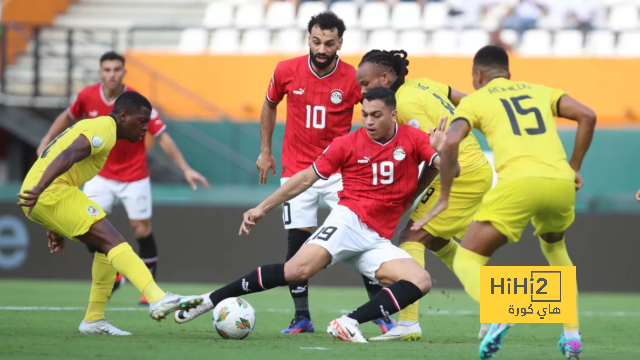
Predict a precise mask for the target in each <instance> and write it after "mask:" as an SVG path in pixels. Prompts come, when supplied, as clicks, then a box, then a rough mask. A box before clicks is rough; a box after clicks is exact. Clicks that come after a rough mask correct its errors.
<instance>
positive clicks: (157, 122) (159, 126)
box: [148, 109, 167, 138]
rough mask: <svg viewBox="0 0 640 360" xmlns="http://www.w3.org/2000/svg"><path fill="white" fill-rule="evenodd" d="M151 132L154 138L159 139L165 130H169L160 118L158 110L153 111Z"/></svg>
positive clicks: (150, 123)
mask: <svg viewBox="0 0 640 360" xmlns="http://www.w3.org/2000/svg"><path fill="white" fill-rule="evenodd" d="M148 127H149V132H150V133H151V135H153V137H154V138H157V137H158V136H160V134H162V133H163V132H164V131H165V130H167V125H166V124H165V123H164V121H162V119H161V118H160V114H158V110H156V109H151V120H149V124H148Z"/></svg>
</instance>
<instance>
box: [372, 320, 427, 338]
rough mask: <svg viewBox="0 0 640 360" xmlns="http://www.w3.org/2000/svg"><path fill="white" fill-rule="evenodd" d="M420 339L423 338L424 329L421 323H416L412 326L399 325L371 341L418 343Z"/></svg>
mask: <svg viewBox="0 0 640 360" xmlns="http://www.w3.org/2000/svg"><path fill="white" fill-rule="evenodd" d="M420 338H422V329H421V328H420V323H415V324H413V325H410V326H407V325H400V324H398V325H397V326H396V327H394V328H393V329H391V330H389V332H387V333H386V334H382V335H380V336H376V337H373V338H370V339H369V341H393V340H395V341H402V340H404V341H416V340H420Z"/></svg>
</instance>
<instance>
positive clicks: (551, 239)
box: [540, 232, 564, 244]
mask: <svg viewBox="0 0 640 360" xmlns="http://www.w3.org/2000/svg"><path fill="white" fill-rule="evenodd" d="M540 238H542V240H544V242H546V243H549V244H553V243H557V242H558V241H561V240H562V239H564V232H559V233H547V234H542V235H540Z"/></svg>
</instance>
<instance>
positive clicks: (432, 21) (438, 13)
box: [422, 2, 449, 30]
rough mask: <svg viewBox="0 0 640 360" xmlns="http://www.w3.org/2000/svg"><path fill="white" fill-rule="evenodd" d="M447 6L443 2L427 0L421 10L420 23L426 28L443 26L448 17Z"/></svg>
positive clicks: (431, 28)
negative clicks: (428, 0) (429, 0)
mask: <svg viewBox="0 0 640 360" xmlns="http://www.w3.org/2000/svg"><path fill="white" fill-rule="evenodd" d="M448 12H449V8H448V6H447V4H446V3H444V2H429V3H427V4H426V5H425V6H424V10H423V12H422V25H423V27H424V29H426V30H436V29H440V28H443V27H445V25H446V24H447V20H448V18H449V14H448Z"/></svg>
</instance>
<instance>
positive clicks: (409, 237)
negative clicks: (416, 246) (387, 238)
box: [398, 220, 430, 248]
mask: <svg viewBox="0 0 640 360" xmlns="http://www.w3.org/2000/svg"><path fill="white" fill-rule="evenodd" d="M412 226H413V220H409V222H408V223H407V226H405V228H404V229H402V231H400V235H399V239H398V242H399V243H400V244H402V243H405V242H417V243H420V244H422V245H424V246H425V247H427V248H428V246H427V245H428V244H429V239H428V237H429V236H430V235H429V233H428V232H426V231H425V230H424V229H419V230H411V227H412Z"/></svg>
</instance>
